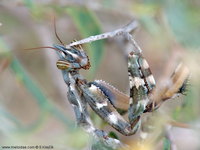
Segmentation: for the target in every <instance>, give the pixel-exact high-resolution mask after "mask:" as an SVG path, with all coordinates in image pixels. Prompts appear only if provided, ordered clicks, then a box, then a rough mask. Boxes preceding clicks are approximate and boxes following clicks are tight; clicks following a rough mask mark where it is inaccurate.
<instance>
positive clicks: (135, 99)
mask: <svg viewBox="0 0 200 150" xmlns="http://www.w3.org/2000/svg"><path fill="white" fill-rule="evenodd" d="M54 49H55V50H56V51H57V52H58V55H59V58H60V59H59V60H58V61H57V67H58V69H60V70H61V71H62V74H63V78H64V81H65V83H66V84H67V85H68V88H69V89H68V92H67V95H68V100H69V101H70V103H71V104H72V106H73V107H74V110H75V114H76V118H77V122H78V123H81V124H84V123H85V124H87V123H88V122H90V121H88V120H89V118H88V117H87V116H84V114H88V112H87V107H86V105H87V104H89V106H90V107H91V108H92V109H93V110H94V111H95V112H96V114H97V115H99V116H100V117H101V118H102V119H103V120H104V121H105V122H107V123H108V124H109V125H111V126H112V127H113V128H114V129H116V130H117V131H118V132H120V133H121V134H123V135H126V136H130V135H133V134H134V133H135V132H136V131H137V130H138V128H139V125H140V118H141V115H142V114H143V113H146V112H152V111H154V110H155V109H157V108H159V106H160V105H161V103H162V102H163V101H165V100H167V99H171V98H173V97H176V96H177V95H179V94H181V93H183V92H184V90H183V88H184V86H185V84H186V80H187V77H188V72H187V69H186V67H185V66H183V65H179V66H178V67H177V68H176V70H175V71H174V73H173V74H172V75H171V77H170V80H171V81H170V83H169V84H166V85H165V86H163V87H162V88H161V89H156V83H155V80H154V77H153V75H152V73H151V70H150V67H149V65H148V62H147V61H146V59H145V58H144V57H143V56H142V54H141V53H135V52H134V51H131V52H130V53H129V55H128V75H129V86H130V95H129V96H128V95H126V94H124V93H122V92H120V91H119V90H118V89H116V88H115V87H113V86H112V85H110V84H108V83H106V82H105V81H101V80H96V81H94V82H88V81H87V80H86V79H85V78H84V77H83V76H82V75H81V74H80V73H79V70H80V69H85V70H87V69H89V68H90V62H89V58H88V56H87V54H86V53H85V51H84V50H83V48H82V47H81V46H80V45H76V46H71V47H69V48H66V47H65V46H62V45H54ZM185 72H187V73H185ZM182 73H184V77H182ZM155 89H156V90H155ZM156 92H158V93H156ZM158 95H159V96H158ZM158 99H159V100H158ZM118 110H124V111H127V112H128V121H126V120H125V119H124V118H123V116H122V115H121V114H120V112H118ZM89 130H96V129H89Z"/></svg>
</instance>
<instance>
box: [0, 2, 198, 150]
mask: <svg viewBox="0 0 200 150" xmlns="http://www.w3.org/2000/svg"><path fill="white" fill-rule="evenodd" d="M199 14H200V1H199V0H124V1H120V0H96V1H92V0H0V146H3V145H8V146H14V145H27V146H28V145H30V146H31V145H33V146H36V145H46V146H48V145H52V146H53V147H54V149H56V150H64V149H65V150H79V149H89V147H90V145H91V139H90V138H89V137H88V135H87V134H85V133H84V132H83V131H82V130H81V129H78V128H76V124H75V118H74V113H73V110H72V108H71V106H70V104H69V102H68V101H67V98H66V85H65V84H64V82H63V79H62V75H61V73H60V71H59V70H58V69H57V68H56V61H57V59H58V58H57V56H56V53H55V52H54V51H53V50H32V51H31V50H28V51H27V50H26V51H25V50H24V49H26V48H33V47H40V46H52V44H55V43H58V41H57V40H56V38H55V34H54V27H53V17H54V16H55V18H56V24H57V32H58V34H59V36H60V38H61V39H62V41H63V42H64V43H66V44H69V43H70V42H71V41H72V40H74V39H77V40H80V39H82V38H85V37H88V36H91V35H96V34H100V33H103V32H108V31H112V30H114V29H117V28H119V27H122V26H124V25H126V24H127V23H129V22H130V21H131V20H133V19H136V20H138V22H139V24H140V25H139V27H138V28H137V30H136V31H135V32H134V37H135V38H136V40H137V41H138V43H139V45H140V46H141V48H142V49H143V53H144V56H145V58H146V59H147V60H148V62H149V64H150V66H151V69H152V72H153V74H154V76H155V78H156V80H159V79H162V77H163V76H167V75H170V74H171V73H172V71H173V69H174V68H175V66H176V65H177V64H178V62H180V61H183V62H184V63H185V64H186V65H187V66H188V67H189V68H190V71H191V77H190V82H189V84H190V86H189V87H188V92H187V95H186V96H182V97H180V98H179V99H177V100H174V101H169V102H166V104H165V105H164V106H163V107H161V108H160V110H159V113H158V114H155V116H156V118H154V121H158V122H159V121H160V120H162V119H163V118H172V119H174V120H175V121H178V122H182V123H186V124H189V125H190V126H191V127H190V128H189V129H188V128H187V129H185V128H180V127H173V128H172V129H171V134H172V135H173V137H174V141H175V144H176V145H177V147H178V149H181V150H188V149H190V150H199V149H200V142H199V141H200V140H199V139H200V134H199V133H200V132H199V127H200V118H199V115H200V109H199V107H200V101H199V99H200V92H199V91H200V69H199V62H200V53H199V50H200V15H199ZM84 48H85V49H86V51H87V54H88V55H89V57H90V61H91V64H92V68H91V69H90V71H82V74H83V75H84V76H85V78H86V79H88V80H89V81H92V80H94V79H102V80H105V81H107V82H109V83H111V84H112V85H114V86H116V87H117V88H118V89H120V90H121V91H123V92H126V93H128V87H129V86H128V73H127V62H126V59H125V57H124V52H125V51H126V50H127V49H128V46H127V43H126V42H125V41H124V40H123V38H114V39H108V40H102V41H97V42H94V43H92V44H86V45H84ZM91 116H92V119H93V121H94V122H95V125H96V126H97V127H99V128H101V129H105V130H107V131H111V130H113V129H112V128H110V127H108V126H107V125H106V124H105V123H103V122H102V121H101V119H100V118H99V117H98V116H96V115H95V114H94V113H92V112H91ZM161 122H162V121H161ZM161 124H162V123H161ZM162 125H163V124H162ZM158 130H161V131H163V132H162V133H157V134H156V133H155V134H154V141H153V143H154V146H153V149H165V150H167V149H168V148H169V144H167V142H166V139H165V138H163V137H164V136H163V135H164V133H165V132H164V129H163V128H161V127H160V128H158ZM113 131H114V130H113ZM114 132H115V133H116V134H117V136H118V138H120V140H121V141H123V142H125V143H134V140H135V139H137V138H138V135H135V136H131V137H124V136H121V135H120V134H118V133H117V132H116V131H114ZM133 149H134V146H133ZM147 149H150V148H149V147H148V148H147Z"/></svg>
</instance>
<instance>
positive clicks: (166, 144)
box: [163, 138, 171, 150]
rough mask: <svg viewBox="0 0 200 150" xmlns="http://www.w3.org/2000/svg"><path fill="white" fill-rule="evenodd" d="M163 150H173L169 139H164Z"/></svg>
mask: <svg viewBox="0 0 200 150" xmlns="http://www.w3.org/2000/svg"><path fill="white" fill-rule="evenodd" d="M163 150H171V143H170V141H169V139H167V138H164V141H163Z"/></svg>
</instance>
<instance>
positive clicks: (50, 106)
mask: <svg viewBox="0 0 200 150" xmlns="http://www.w3.org/2000/svg"><path fill="white" fill-rule="evenodd" d="M2 2H3V1H2ZM19 2H20V5H17V4H15V3H13V4H11V3H10V2H6V1H4V3H5V4H7V3H10V4H11V5H16V6H14V7H15V9H18V10H19V9H20V8H25V9H27V10H29V13H30V16H31V17H32V18H30V19H31V20H34V21H35V23H36V24H37V23H38V24H43V25H44V24H46V22H48V16H51V15H52V14H56V15H57V16H58V18H62V17H63V16H64V15H68V16H69V17H70V18H71V21H72V22H73V23H72V24H73V25H74V26H75V27H76V29H77V32H78V34H79V35H80V39H82V38H85V37H88V36H92V35H96V34H100V33H102V30H101V28H103V27H102V26H101V24H100V19H99V16H101V15H100V13H102V12H103V13H104V14H105V13H106V12H107V10H108V11H110V12H112V11H113V12H114V13H113V14H115V12H117V13H116V14H118V12H120V13H125V14H126V10H125V9H121V7H123V6H124V5H125V6H126V5H129V6H126V8H127V12H128V11H129V10H128V9H130V11H129V12H131V13H133V15H134V16H136V17H137V19H138V20H139V22H140V24H141V25H142V27H143V28H144V29H145V30H146V32H147V33H145V34H147V35H148V36H151V37H152V41H151V42H152V43H153V44H154V43H156V41H158V42H160V43H161V45H162V44H163V45H164V46H163V47H168V44H169V43H173V42H174V41H175V42H177V43H178V44H180V45H181V46H182V47H184V50H186V51H188V50H190V51H189V52H194V51H198V50H200V42H199V41H200V34H199V33H200V17H199V14H200V9H199V6H200V4H199V2H198V1H195V0H191V1H189V0H136V1H133V2H132V1H130V3H127V4H125V3H124V2H119V1H114V0H104V1H102V2H99V5H100V6H101V7H100V9H99V10H98V11H96V9H97V8H98V5H97V6H96V5H95V4H96V3H95V2H92V1H90V2H91V3H92V4H94V7H92V5H89V3H88V5H87V3H86V4H84V3H82V4H81V5H80V4H78V3H77V4H76V2H75V3H73V4H69V5H61V4H60V5H59V2H51V1H49V2H48V1H43V2H44V3H42V2H41V4H40V2H38V1H33V0H19ZM45 2H46V3H45ZM4 3H2V4H4ZM97 3H98V2H97ZM0 5H1V2H0ZM121 5H122V6H121ZM0 7H3V5H2V6H0ZM52 12H53V13H52ZM116 14H115V15H116ZM56 15H55V16H56ZM98 15H99V16H98ZM116 16H117V15H116ZM131 17H132V14H131ZM100 18H101V17H100ZM119 18H120V16H119ZM0 19H1V20H3V21H4V22H5V23H6V24H3V26H2V27H1V26H0V29H3V30H0V37H1V38H0V63H1V58H5V57H7V58H9V59H11V61H10V65H9V69H10V70H11V73H12V75H13V76H14V77H15V78H16V82H20V83H21V84H22V85H23V86H24V87H25V89H26V90H27V91H28V92H29V93H30V94H31V95H32V97H33V98H34V99H33V100H34V101H36V102H37V106H38V110H39V112H40V113H39V115H38V118H37V119H36V120H35V121H34V122H32V123H31V124H30V125H28V126H24V125H23V124H22V123H21V121H20V119H18V118H17V117H16V116H15V114H12V113H11V112H10V111H9V109H7V108H6V107H4V104H3V102H1V107H0V115H1V116H0V122H2V124H1V126H0V138H2V137H3V140H2V141H1V142H4V143H6V144H10V142H16V143H21V144H24V142H23V141H26V140H27V139H28V138H27V137H30V135H32V136H34V134H36V133H37V132H38V130H39V129H41V128H42V127H43V126H44V125H46V124H48V123H49V122H48V118H50V117H52V116H54V118H56V121H57V122H60V123H61V124H64V127H66V129H67V132H65V131H64V132H63V135H64V136H63V135H62V136H63V137H62V136H61V137H60V138H61V139H62V140H63V141H61V142H60V141H59V140H58V143H60V144H61V145H64V147H70V148H71V149H83V148H84V147H86V146H87V144H88V136H87V135H86V134H85V133H84V132H83V131H82V130H81V129H75V128H74V122H73V121H71V120H70V119H69V118H68V117H66V116H67V115H66V114H64V113H63V112H62V111H61V110H59V108H58V107H56V105H55V104H54V103H53V102H52V101H51V100H50V99H51V98H48V97H47V95H46V94H44V93H45V92H44V91H43V90H42V87H40V86H39V85H38V84H36V83H37V81H34V79H33V78H32V77H31V75H30V74H29V73H28V71H27V70H26V68H25V67H24V65H23V63H22V62H21V60H19V58H18V57H17V56H15V53H13V52H12V51H11V50H10V49H11V48H10V45H12V44H11V43H9V42H8V40H4V38H5V37H6V38H7V36H10V35H9V34H8V33H9V32H11V33H12V32H14V31H15V30H17V29H16V28H14V27H17V26H19V24H20V20H19V19H18V18H16V17H15V16H12V15H11V14H10V16H8V14H7V13H4V12H1V14H0ZM111 19H112V18H111ZM1 20H0V24H1ZM102 24H103V23H102ZM110 24H112V22H111V23H110ZM123 25H124V24H121V26H123ZM112 26H113V29H114V28H115V25H114V24H112ZM30 32H34V31H30ZM18 34H20V33H18ZM41 36H43V35H41ZM6 38H5V39H6ZM70 38H71V40H73V37H70ZM77 40H79V39H77ZM30 43H32V41H30ZM66 44H68V43H66ZM104 45H105V43H104V41H102V40H101V41H96V42H93V43H90V44H86V45H84V48H85V49H86V50H87V51H88V54H89V58H90V59H91V64H92V68H91V70H90V72H89V74H88V76H89V77H90V78H92V77H94V75H95V73H96V71H97V70H98V68H99V66H100V64H101V63H102V62H101V61H102V59H103V54H104ZM155 45H156V44H155ZM109 61H112V60H108V63H109ZM116 66H117V67H118V66H119V64H116ZM119 69H120V68H119ZM0 76H1V74H0ZM122 80H123V79H122ZM194 82H196V84H195V85H192V86H190V87H189V91H188V93H187V95H186V97H185V98H184V103H183V104H182V105H181V106H178V107H176V109H175V111H172V117H173V118H174V119H175V120H178V121H183V122H192V121H194V120H196V119H198V118H199V113H200V112H199V108H198V105H197V104H199V102H198V101H199V98H200V95H199V90H200V85H199V80H198V81H194ZM0 94H1V92H0ZM0 98H1V97H0ZM1 99H2V98H1ZM29 107H30V108H31V106H29ZM19 109H20V108H19ZM25 113H26V112H25ZM92 118H93V120H94V122H96V124H97V125H98V126H100V128H105V123H104V122H103V123H102V121H101V120H100V118H99V117H96V115H93V116H92ZM49 131H51V129H50V130H49ZM49 131H48V132H49ZM27 133H28V134H27ZM65 135H66V136H65ZM110 136H112V137H114V138H119V139H120V138H121V137H118V135H117V134H116V133H115V132H110ZM36 137H37V136H36ZM29 142H30V141H29ZM53 144H54V143H53ZM58 145H59V144H58ZM58 147H59V146H58ZM61 147H62V146H61ZM169 148H170V141H169V140H168V139H166V138H164V140H163V149H164V150H168V149H169ZM61 149H62V148H61ZM92 149H105V150H107V149H109V148H108V147H106V146H102V143H96V144H95V145H93V146H92Z"/></svg>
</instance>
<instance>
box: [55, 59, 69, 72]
mask: <svg viewBox="0 0 200 150" xmlns="http://www.w3.org/2000/svg"><path fill="white" fill-rule="evenodd" d="M56 66H57V68H58V69H60V70H66V69H69V67H70V64H69V63H68V62H66V61H63V60H58V61H57V62H56Z"/></svg>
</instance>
